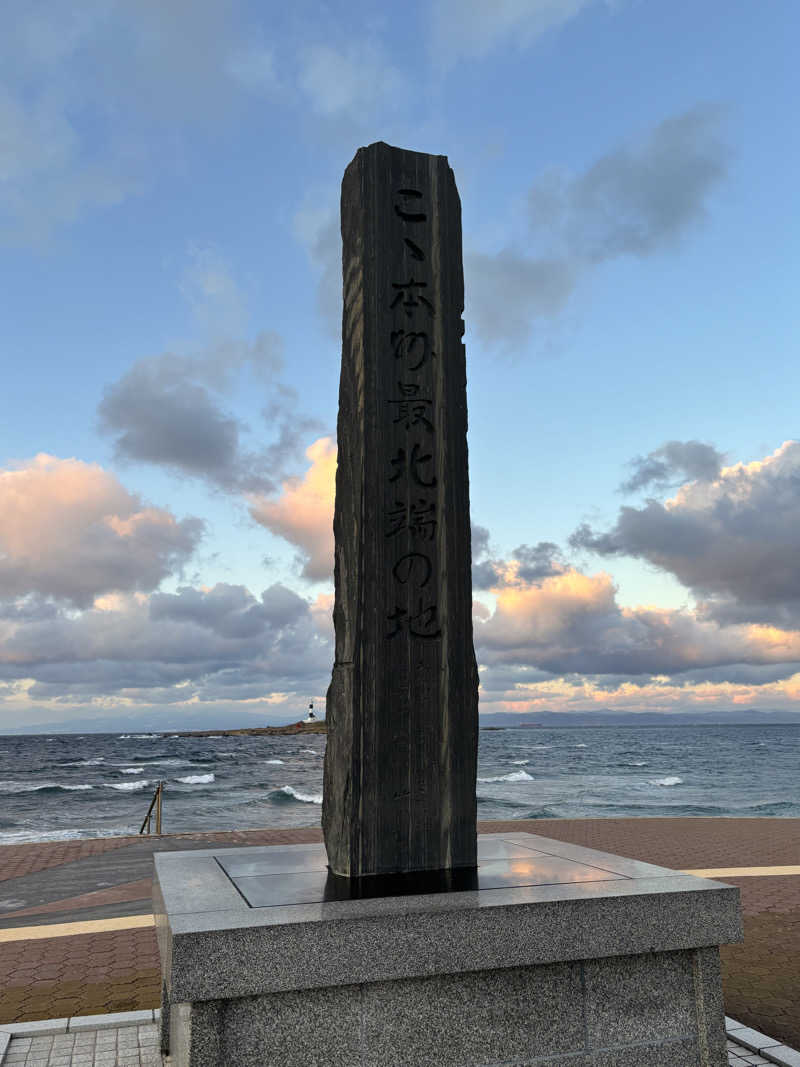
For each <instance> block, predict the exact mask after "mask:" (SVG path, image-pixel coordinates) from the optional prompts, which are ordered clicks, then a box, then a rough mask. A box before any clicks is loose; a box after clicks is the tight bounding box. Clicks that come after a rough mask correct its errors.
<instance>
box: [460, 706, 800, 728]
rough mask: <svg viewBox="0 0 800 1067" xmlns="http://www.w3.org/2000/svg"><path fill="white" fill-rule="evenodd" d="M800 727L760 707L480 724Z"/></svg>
mask: <svg viewBox="0 0 800 1067" xmlns="http://www.w3.org/2000/svg"><path fill="white" fill-rule="evenodd" d="M770 723H774V724H776V725H777V724H781V723H786V724H795V725H798V726H800V712H797V711H774V710H768V711H759V710H757V709H756V708H731V709H729V710H727V711H684V712H672V711H635V712H634V711H610V710H609V709H608V708H603V709H601V710H598V711H569V712H566V711H564V712H558V711H539V712H535V713H530V712H527V713H526V712H522V713H518V712H512V711H501V712H494V713H492V714H489V715H481V716H480V725H481V726H483V727H488V726H506V727H508V726H746V725H754V726H767V725H769V724H770Z"/></svg>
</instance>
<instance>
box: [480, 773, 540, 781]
mask: <svg viewBox="0 0 800 1067" xmlns="http://www.w3.org/2000/svg"><path fill="white" fill-rule="evenodd" d="M478 781H479V782H484V783H489V782H532V781H533V775H532V774H528V772H527V771H509V773H508V774H498V775H497V776H496V777H494V778H479V779H478Z"/></svg>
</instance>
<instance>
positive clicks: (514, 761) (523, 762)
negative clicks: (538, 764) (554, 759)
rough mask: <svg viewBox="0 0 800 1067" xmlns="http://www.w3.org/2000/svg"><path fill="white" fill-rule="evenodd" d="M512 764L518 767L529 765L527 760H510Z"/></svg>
mask: <svg viewBox="0 0 800 1067" xmlns="http://www.w3.org/2000/svg"><path fill="white" fill-rule="evenodd" d="M511 762H512V763H516V764H517V765H518V766H520V767H524V766H525V765H526V764H527V763H530V760H529V759H512V761H511Z"/></svg>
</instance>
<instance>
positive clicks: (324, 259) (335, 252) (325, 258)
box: [294, 205, 342, 341]
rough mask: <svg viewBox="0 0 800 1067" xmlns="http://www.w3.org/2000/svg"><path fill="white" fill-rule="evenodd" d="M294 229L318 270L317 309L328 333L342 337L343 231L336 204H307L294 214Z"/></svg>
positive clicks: (334, 336)
mask: <svg viewBox="0 0 800 1067" xmlns="http://www.w3.org/2000/svg"><path fill="white" fill-rule="evenodd" d="M294 232H295V235H296V236H297V238H298V239H299V240H300V241H301V242H302V243H303V244H304V245H305V247H306V250H307V252H308V256H309V259H310V260H311V262H312V264H313V265H314V267H315V268H316V270H317V271H318V273H319V281H318V283H317V310H318V311H319V313H320V317H321V319H322V322H323V324H324V326H325V328H326V331H327V332H328V334H329V335H330V336H331V337H333V338H335V339H336V341H340V340H341V336H342V234H341V230H340V227H339V209H338V206H336V207H334V206H331V207H330V208H328V209H325V208H323V209H320V208H318V207H316V206H314V207H311V206H310V205H306V206H305V207H303V208H301V209H300V210H299V211H298V212H297V213H296V215H295V217H294Z"/></svg>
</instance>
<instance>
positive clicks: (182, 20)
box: [0, 0, 265, 244]
mask: <svg viewBox="0 0 800 1067" xmlns="http://www.w3.org/2000/svg"><path fill="white" fill-rule="evenodd" d="M245 22H246V20H245V18H244V13H243V5H242V4H241V3H239V2H238V0H234V2H233V3H224V2H221V0H175V2H172V3H168V4H164V3H156V2H153V0H141V2H137V3H108V2H107V0H84V2H82V3H80V4H52V3H48V2H47V0H9V3H8V4H6V5H5V6H4V19H3V34H2V35H1V36H0V70H2V72H3V73H2V80H1V82H0V192H2V196H0V203H1V204H2V208H0V240H5V241H8V242H11V243H26V244H27V243H33V244H40V243H42V242H45V241H47V240H48V238H49V237H50V236H51V234H52V233H53V231H55V230H56V229H58V228H59V227H61V226H64V225H70V224H72V223H74V222H76V221H77V220H79V219H80V218H81V217H83V216H84V215H86V214H88V213H90V212H92V211H96V210H98V209H99V210H102V209H104V208H108V207H110V206H112V205H114V204H119V203H121V202H122V201H124V200H126V199H127V198H129V197H131V196H133V195H136V194H138V193H140V192H142V191H143V190H144V189H145V188H146V187H147V186H148V185H149V184H150V183H151V182H152V180H153V177H152V175H153V173H155V172H159V171H163V169H164V167H165V166H169V160H170V158H171V157H174V156H175V154H176V152H175V145H176V140H175V139H176V131H178V133H177V136H178V137H182V136H185V131H186V129H187V128H188V127H189V126H191V125H193V124H201V123H202V124H203V125H207V124H209V123H213V122H215V121H218V120H219V119H220V118H221V117H222V116H223V115H225V114H226V113H227V111H228V109H229V107H230V105H231V104H232V102H233V100H234V99H235V94H236V93H238V92H240V91H241V88H242V84H243V83H247V82H249V83H250V84H252V83H253V82H254V81H255V80H258V79H256V77H255V72H256V67H257V63H256V59H255V57H254V56H252V55H250V54H248V53H247V50H246V49H247V41H246V36H245V34H246V29H245ZM260 67H261V77H260V81H261V82H262V83H263V81H264V68H265V63H264V60H263V57H262V59H261V63H260ZM155 161H157V164H158V165H157V166H155V165H154V162H155Z"/></svg>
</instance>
